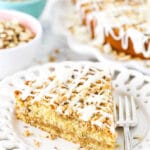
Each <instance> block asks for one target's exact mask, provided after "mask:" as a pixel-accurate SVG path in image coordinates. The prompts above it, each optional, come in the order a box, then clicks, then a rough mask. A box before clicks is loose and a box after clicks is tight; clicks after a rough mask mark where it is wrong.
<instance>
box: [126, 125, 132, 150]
mask: <svg viewBox="0 0 150 150" xmlns="http://www.w3.org/2000/svg"><path fill="white" fill-rule="evenodd" d="M124 150H132V138H131V134H130V129H129V126H124Z"/></svg>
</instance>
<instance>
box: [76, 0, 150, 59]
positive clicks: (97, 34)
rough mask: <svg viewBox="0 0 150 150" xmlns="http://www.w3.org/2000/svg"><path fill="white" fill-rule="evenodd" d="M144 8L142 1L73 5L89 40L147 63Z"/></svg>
mask: <svg viewBox="0 0 150 150" xmlns="http://www.w3.org/2000/svg"><path fill="white" fill-rule="evenodd" d="M148 6H149V4H147V2H145V1H132V2H130V1H128V2H127V1H123V0H122V1H117V0H116V1H111V0H110V1H107V0H103V1H102V0H97V1H92V0H79V1H76V8H77V12H78V13H79V14H80V16H81V19H82V22H83V25H86V26H87V28H88V30H89V32H90V34H91V38H92V39H97V41H99V44H106V43H108V44H110V45H111V47H112V48H113V49H114V50H116V51H118V52H121V51H123V52H125V53H127V54H130V55H131V56H133V57H141V58H143V59H150V28H149V26H150V17H149V13H148V8H149V7H148Z"/></svg>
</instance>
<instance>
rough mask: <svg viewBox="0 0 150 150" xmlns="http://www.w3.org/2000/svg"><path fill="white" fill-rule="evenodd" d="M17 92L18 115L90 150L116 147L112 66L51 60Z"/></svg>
mask: <svg viewBox="0 0 150 150" xmlns="http://www.w3.org/2000/svg"><path fill="white" fill-rule="evenodd" d="M40 69H41V71H40V73H39V75H38V77H36V78H34V77H33V76H32V77H31V78H30V80H28V79H26V80H25V82H24V83H23V84H22V85H20V89H17V90H16V91H15V97H16V116H17V118H18V119H20V120H23V121H24V122H26V123H29V124H31V125H33V126H35V127H38V128H40V129H42V130H44V131H46V132H48V133H50V134H52V135H54V136H56V137H61V138H64V139H66V140H68V141H72V142H74V143H79V144H80V145H81V146H82V147H84V148H85V149H90V150H114V148H115V141H116V133H115V124H114V114H113V99H112V89H111V77H110V73H109V69H108V68H107V66H106V65H104V64H103V63H89V62H76V63H74V62H64V63H50V64H48V65H47V66H46V67H45V66H43V67H41V68H40Z"/></svg>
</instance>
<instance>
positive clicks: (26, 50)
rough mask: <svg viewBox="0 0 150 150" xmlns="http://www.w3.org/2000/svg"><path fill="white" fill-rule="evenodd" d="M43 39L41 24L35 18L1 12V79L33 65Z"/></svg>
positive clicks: (16, 13) (14, 12)
mask: <svg viewBox="0 0 150 150" xmlns="http://www.w3.org/2000/svg"><path fill="white" fill-rule="evenodd" d="M41 37H42V27H41V24H40V22H39V21H38V20H37V19H35V18H34V17H32V16H30V15H28V14H25V13H21V12H17V11H12V10H0V78H3V77H5V76H7V75H9V74H11V73H14V72H16V71H18V70H20V69H23V68H25V67H28V66H30V65H32V64H33V62H34V59H35V58H36V57H37V54H38V52H39V50H40V46H41Z"/></svg>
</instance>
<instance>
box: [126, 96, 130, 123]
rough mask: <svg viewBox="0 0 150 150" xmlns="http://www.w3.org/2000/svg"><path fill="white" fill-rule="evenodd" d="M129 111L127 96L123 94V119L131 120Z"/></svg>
mask: <svg viewBox="0 0 150 150" xmlns="http://www.w3.org/2000/svg"><path fill="white" fill-rule="evenodd" d="M130 116H131V113H130V106H129V98H128V97H127V96H125V119H126V121H127V122H128V121H131V117H130Z"/></svg>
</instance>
